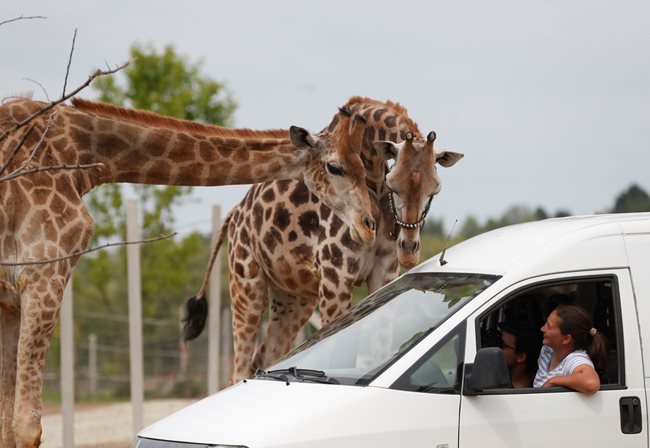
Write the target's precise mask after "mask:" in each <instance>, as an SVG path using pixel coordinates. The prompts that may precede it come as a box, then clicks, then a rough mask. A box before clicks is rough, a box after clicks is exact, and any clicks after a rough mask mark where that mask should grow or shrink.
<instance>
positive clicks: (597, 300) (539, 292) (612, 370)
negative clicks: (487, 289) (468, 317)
mask: <svg viewBox="0 0 650 448" xmlns="http://www.w3.org/2000/svg"><path fill="white" fill-rule="evenodd" d="M560 304H572V305H579V306H581V307H583V308H584V309H585V310H586V311H587V312H588V313H589V314H590V316H591V317H592V321H593V325H594V328H596V329H597V331H599V332H600V333H602V334H603V335H604V336H605V337H606V340H607V348H608V357H607V363H606V366H605V368H603V369H601V371H599V372H598V374H599V375H600V378H601V387H604V388H607V387H613V386H623V385H624V384H623V381H624V375H623V372H622V366H623V365H624V364H623V362H622V359H621V356H622V350H620V343H621V342H622V338H621V337H620V331H621V329H620V324H619V322H620V307H619V298H618V292H617V288H616V279H615V278H613V277H587V278H577V279H569V280H562V281H557V282H551V283H543V284H539V285H535V286H533V287H529V288H526V289H524V290H520V291H517V292H516V293H514V294H513V295H511V296H509V297H507V298H506V299H505V300H503V301H501V302H500V303H499V304H498V305H497V306H496V307H493V308H492V309H490V310H488V312H486V313H485V314H483V315H482V316H481V317H480V318H479V327H480V332H478V333H477V334H480V341H477V344H478V347H479V348H481V347H493V346H500V344H501V338H500V335H499V324H501V323H504V322H517V323H518V324H519V325H526V326H530V327H531V328H532V329H540V328H541V327H542V325H544V323H545V321H546V318H547V316H548V315H549V314H550V313H551V311H553V309H555V307H557V306H558V305H560Z"/></svg>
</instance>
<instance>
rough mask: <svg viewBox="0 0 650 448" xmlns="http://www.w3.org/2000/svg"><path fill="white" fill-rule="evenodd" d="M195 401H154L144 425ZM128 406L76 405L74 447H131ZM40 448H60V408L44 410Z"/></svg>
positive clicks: (146, 406)
mask: <svg viewBox="0 0 650 448" xmlns="http://www.w3.org/2000/svg"><path fill="white" fill-rule="evenodd" d="M194 401H195V400H153V401H147V402H145V404H144V416H143V418H144V425H145V426H148V425H150V424H151V423H153V422H155V421H157V420H160V419H161V418H163V417H165V416H167V415H169V414H172V413H173V412H176V411H177V410H179V409H181V408H184V407H185V406H188V405H190V404H191V403H193V402H194ZM132 418H133V414H132V408H131V404H130V403H128V402H127V403H111V404H77V405H75V414H74V446H75V447H76V448H130V447H131V444H132V442H133V438H134V435H133V434H132V426H133V423H132ZM42 424H43V437H42V443H41V448H69V447H63V416H62V415H61V407H60V406H58V405H51V406H50V405H48V406H45V407H44V408H43V418H42Z"/></svg>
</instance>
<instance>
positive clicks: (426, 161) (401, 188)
mask: <svg viewBox="0 0 650 448" xmlns="http://www.w3.org/2000/svg"><path fill="white" fill-rule="evenodd" d="M346 106H348V107H349V108H350V109H351V110H352V111H354V113H356V114H358V115H360V117H361V118H362V119H361V120H360V119H357V120H356V122H355V123H354V126H353V129H352V135H351V142H350V144H351V145H352V146H354V145H361V146H362V149H361V151H362V152H361V155H362V159H363V160H364V165H365V167H366V183H367V187H368V190H369V193H370V196H371V198H372V199H373V203H374V204H375V206H376V207H377V209H376V211H375V218H376V221H377V239H376V241H375V244H373V245H367V246H362V245H360V244H358V243H356V242H354V241H353V240H351V239H350V238H349V237H348V230H347V227H346V224H345V223H344V222H343V221H342V219H341V218H340V217H339V216H338V215H337V213H336V212H335V211H333V210H332V209H330V208H329V207H327V205H326V204H323V203H320V202H319V201H318V200H317V198H313V199H312V200H311V201H306V200H303V201H296V200H295V199H294V198H295V197H296V196H297V195H298V194H300V195H301V196H303V197H304V196H306V193H305V191H306V190H307V188H306V186H305V184H304V183H302V182H299V181H276V182H269V183H264V184H258V185H255V186H253V187H252V188H251V189H250V190H249V192H248V194H247V195H246V196H245V198H244V199H243V200H242V202H241V203H240V204H239V205H238V206H237V207H235V208H233V209H232V210H231V211H230V212H229V214H228V215H227V216H226V218H225V220H224V224H223V225H222V227H221V229H220V231H219V233H218V234H217V237H216V238H215V245H214V249H213V252H212V255H211V259H210V263H209V265H208V271H207V273H206V276H205V277H204V281H203V284H202V286H201V288H200V290H199V293H198V294H197V296H196V297H200V298H203V299H205V289H206V287H207V278H208V275H209V272H210V270H211V268H212V263H213V262H214V259H215V258H216V254H217V252H218V250H219V247H220V245H221V242H222V240H223V238H224V237H225V233H226V231H227V232H228V248H229V250H228V259H229V268H230V292H231V306H232V316H233V324H232V325H233V342H234V346H235V359H234V368H233V375H232V378H231V383H234V382H237V381H238V380H240V379H242V378H244V377H247V376H250V375H251V374H252V373H253V372H254V371H255V370H256V369H257V368H264V367H266V366H268V365H270V364H272V363H273V362H274V361H276V360H277V359H278V358H279V357H280V356H282V355H283V354H284V353H286V352H287V351H288V350H289V348H290V345H291V343H292V342H293V340H294V339H295V336H296V334H297V332H298V331H299V329H300V328H301V327H302V326H303V325H304V323H305V322H306V321H307V319H308V318H309V316H310V315H311V314H312V312H313V310H314V309H315V307H316V306H317V305H318V307H319V309H320V311H321V320H322V322H323V323H324V324H327V323H328V322H330V321H331V320H332V319H334V318H336V317H337V316H339V315H340V314H341V313H343V312H344V311H346V310H347V309H348V308H349V306H350V301H351V298H352V289H353V287H354V286H355V285H360V284H361V283H362V282H364V281H365V282H366V283H367V285H368V289H369V291H370V292H372V291H374V290H376V289H377V288H379V287H381V286H383V285H384V284H386V283H388V282H389V281H391V280H393V279H394V278H395V277H396V276H397V275H398V274H399V269H400V265H401V266H404V267H412V266H413V265H414V264H416V263H417V262H418V261H419V233H420V230H421V227H422V225H423V223H424V217H425V215H426V213H427V211H428V209H429V205H430V202H431V199H432V198H433V196H434V195H435V194H437V193H438V192H439V190H440V179H439V177H438V174H437V172H436V169H435V164H436V163H439V164H440V165H442V166H445V167H450V166H453V165H454V164H455V163H456V162H457V161H458V160H460V158H461V157H463V155H462V154H460V153H456V152H451V151H439V152H436V151H434V148H433V142H434V140H435V138H436V134H435V133H434V132H431V133H429V134H428V136H427V138H426V139H423V138H422V137H421V135H420V132H419V130H418V128H417V125H416V124H415V123H414V122H413V121H411V120H410V118H408V114H407V112H406V109H404V108H403V107H402V106H400V105H399V104H397V103H392V102H379V101H376V100H372V99H369V98H362V97H353V98H351V99H350V100H349V101H348V103H347V104H346ZM362 122H363V123H362ZM375 138H379V139H381V140H379V141H373V140H374V139H375ZM385 138H388V139H389V140H388V141H384V139H385ZM391 140H394V141H391ZM395 141H397V142H395ZM389 159H395V163H394V165H393V166H392V167H391V169H390V171H388V167H387V161H388V160H389ZM387 172H388V174H387ZM300 192H302V193H300ZM305 222H309V223H310V225H305V224H304V223H305ZM402 229H405V230H407V231H408V232H409V233H408V234H406V235H402V231H401V230H402ZM404 233H406V232H404ZM267 305H269V318H268V327H267V333H266V336H265V337H264V338H263V342H262V343H261V344H260V345H259V347H257V349H256V340H257V332H258V327H259V325H260V322H261V319H262V314H263V312H264V310H265V309H266V307H267ZM187 311H188V314H190V315H191V311H192V310H190V309H189V308H188V310H187ZM197 319H199V318H198V317H197ZM200 319H201V320H205V316H204V315H203V316H201V317H200ZM188 322H191V317H189V318H186V319H185V325H186V327H187V325H188ZM196 335H197V334H191V335H190V336H191V337H195V336H196ZM185 336H186V337H187V336H188V335H187V334H185Z"/></svg>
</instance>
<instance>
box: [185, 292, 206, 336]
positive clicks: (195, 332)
mask: <svg viewBox="0 0 650 448" xmlns="http://www.w3.org/2000/svg"><path fill="white" fill-rule="evenodd" d="M207 319H208V301H207V300H206V298H205V295H202V296H198V297H190V299H189V300H188V301H187V303H186V304H185V313H184V315H183V319H182V320H181V322H182V324H183V328H182V336H183V340H184V341H186V342H187V341H191V340H192V339H196V338H197V337H199V335H200V334H201V332H202V331H203V329H204V328H205V322H206V320H207Z"/></svg>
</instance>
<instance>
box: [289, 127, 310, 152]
mask: <svg viewBox="0 0 650 448" xmlns="http://www.w3.org/2000/svg"><path fill="white" fill-rule="evenodd" d="M289 139H290V140H291V144H292V145H293V146H295V147H296V148H298V149H304V150H306V149H312V148H315V147H316V139H315V138H314V136H313V135H312V134H311V132H309V131H308V130H307V129H305V128H301V127H299V126H291V127H290V128H289Z"/></svg>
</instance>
